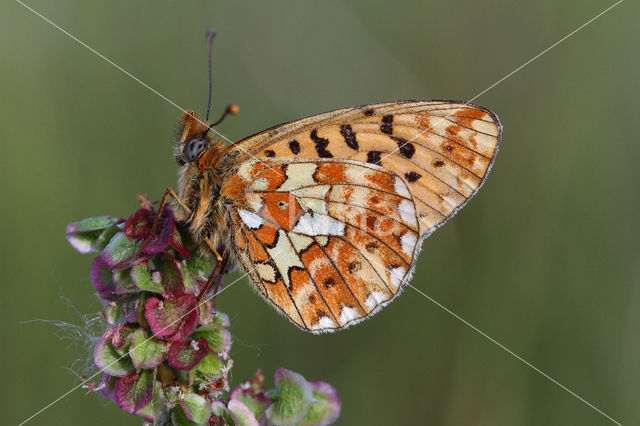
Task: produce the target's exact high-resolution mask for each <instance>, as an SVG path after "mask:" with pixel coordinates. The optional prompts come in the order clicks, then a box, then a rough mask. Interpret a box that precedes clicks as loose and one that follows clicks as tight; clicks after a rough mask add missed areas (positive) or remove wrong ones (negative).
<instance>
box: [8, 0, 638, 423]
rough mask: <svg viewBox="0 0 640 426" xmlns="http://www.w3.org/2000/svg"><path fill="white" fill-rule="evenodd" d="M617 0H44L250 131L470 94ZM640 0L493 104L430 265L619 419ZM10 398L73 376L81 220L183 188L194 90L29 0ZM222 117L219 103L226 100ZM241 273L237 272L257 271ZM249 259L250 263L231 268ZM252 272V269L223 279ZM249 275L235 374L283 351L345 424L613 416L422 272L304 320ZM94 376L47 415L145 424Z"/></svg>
mask: <svg viewBox="0 0 640 426" xmlns="http://www.w3.org/2000/svg"><path fill="white" fill-rule="evenodd" d="M612 3H613V2H611V1H604V0H586V1H585V0H581V1H577V0H574V1H564V2H556V1H552V0H544V1H535V2H514V1H506V0H489V1H484V2H477V1H473V0H452V1H448V2H442V1H437V2H436V1H422V0H398V1H394V2H389V1H382V0H357V1H356V0H348V1H333V0H331V1H317V0H316V1H313V0H297V1H284V0H271V1H253V2H249V1H242V0H235V1H231V0H225V1H213V0H209V1H189V2H177V1H169V0H154V1H150V0H138V1H134V2H132V1H123V0H112V1H109V2H95V1H92V2H87V1H80V0H59V1H56V2H50V1H45V0H29V1H28V2H27V4H29V5H30V6H31V7H33V8H35V9H36V10H37V11H39V12H40V13H42V14H43V15H44V16H46V17H48V18H49V19H51V20H52V21H53V22H55V23H56V24H58V25H60V26H61V27H63V28H65V29H66V30H68V31H69V32H70V33H72V34H74V35H75V36H77V37H78V38H79V39H81V40H82V41H83V42H85V43H87V44H88V45H89V46H91V47H93V48H95V49H96V50H97V51H99V52H101V53H102V54H104V55H105V56H107V57H108V58H110V59H111V60H113V61H114V62H115V63H116V64H118V65H119V66H121V67H123V68H124V69H126V70H127V71H129V72H131V73H132V74H133V75H135V76H137V77H138V78H140V79H141V80H142V81H144V82H145V83H147V84H149V85H150V86H151V87H153V88H155V89H156V90H158V91H159V92H160V93H162V94H163V95H165V96H166V97H168V98H169V99H171V100H173V101H174V102H175V103H176V104H178V105H180V106H183V107H185V108H194V109H196V110H198V111H200V112H201V113H202V112H204V109H205V107H206V93H207V65H206V64H207V62H206V49H205V44H204V33H205V30H207V29H208V28H210V27H215V28H217V30H218V37H217V39H216V41H215V44H214V52H215V53H214V75H215V77H214V78H215V88H214V105H215V108H217V111H218V113H219V112H221V111H222V109H223V108H224V106H225V105H226V104H227V103H237V104H239V105H240V107H241V115H239V116H237V117H232V118H230V119H228V120H227V121H226V122H225V123H224V124H223V125H222V126H221V127H220V128H219V130H220V131H221V132H222V133H224V134H225V135H227V136H228V137H229V138H231V139H233V140H236V139H240V138H242V137H244V136H246V135H249V134H252V133H254V132H256V131H259V130H261V129H263V128H266V127H269V126H271V125H274V124H277V123H279V122H283V121H288V120H292V119H295V118H299V117H302V116H306V115H310V114H315V113H320V112H324V111H327V110H330V109H334V108H338V107H342V106H349V105H354V104H361V103H370V102H376V101H382V100H395V99H409V98H425V99H428V98H448V99H460V100H466V99H469V98H471V97H472V96H474V95H475V94H477V93H478V92H480V91H482V90H483V89H485V88H487V87H488V86H490V85H491V84H492V83H494V82H496V81H497V80H499V79H500V78H501V77H503V76H505V75H506V74H508V73H509V72H511V71H512V70H514V69H515V68H516V67H518V66H520V65H521V64H523V63H524V62H526V61H527V60H529V59H531V58H532V57H533V56H534V55H536V54H537V53H539V52H540V51H542V50H543V49H545V48H546V47H548V46H550V45H551V44H553V43H554V42H556V41H557V40H559V39H560V38H561V37H563V36H565V35H566V34H568V33H569V32H570V31H572V30H573V29H575V28H577V27H578V26H580V25H582V24H583V23H584V22H586V21H587V20H588V19H590V18H592V17H593V16H595V15H597V14H598V13H599V12H601V11H602V10H604V9H605V8H606V7H608V6H609V5H611V4H612ZM639 12H640V8H639V7H638V4H637V2H633V1H626V2H623V3H622V4H620V5H619V6H618V7H616V8H615V9H613V10H612V11H611V12H609V13H608V14H606V15H604V16H602V17H601V18H600V19H598V20H596V21H595V22H594V23H593V24H591V25H590V26H588V27H587V28H585V29H584V30H582V31H580V32H578V33H577V34H576V35H575V36H573V37H571V38H569V39H568V40H567V41H566V42H564V43H562V44H561V45H559V46H557V47H556V48H555V49H553V50H551V51H550V52H549V53H547V54H546V55H544V56H542V57H541V58H539V59H538V60H536V61H535V62H533V63H531V64H530V65H528V66H527V67H525V68H524V69H522V70H521V71H519V72H518V73H516V74H515V75H513V76H512V77H510V78H509V79H507V80H506V81H504V82H503V83H501V84H499V85H498V86H497V87H495V88H493V89H492V90H491V91H489V92H488V93H486V94H484V95H483V96H481V97H480V98H478V99H477V100H476V102H477V103H480V104H482V105H485V106H487V107H489V108H491V109H492V110H494V111H495V112H496V113H497V114H498V115H499V116H500V118H501V120H502V123H503V125H504V135H503V141H502V147H501V151H500V153H499V155H498V159H497V161H496V164H495V167H494V169H493V171H492V173H491V176H490V177H489V179H488V182H487V184H486V185H485V186H484V188H483V189H482V190H481V191H480V193H479V195H478V196H477V198H476V199H474V200H473V201H472V202H471V203H470V204H469V205H468V206H467V207H466V208H465V209H464V210H463V211H462V212H461V213H460V214H459V215H458V216H457V217H456V218H455V219H453V220H452V221H451V222H450V223H449V224H447V226H445V227H444V228H443V229H441V230H439V231H438V232H436V233H435V234H434V235H433V236H432V237H431V238H429V239H428V240H427V241H426V242H425V244H424V249H423V251H422V255H421V260H420V263H419V265H418V269H417V272H416V274H415V278H414V279H413V285H415V286H416V287H418V288H419V289H421V290H422V291H424V292H425V293H427V294H428V295H430V296H431V297H432V298H433V299H435V300H436V301H438V302H439V303H441V304H442V305H444V306H446V307H447V308H448V309H451V310H452V311H454V312H455V313H457V314H458V315H460V316H461V317H462V318H464V319H465V320H467V321H469V322H470V323H472V324H474V325H475V326H477V327H478V328H479V329H481V330H483V331H484V332H486V333H487V334H488V335H489V336H491V337H493V338H495V339H497V340H498V341H500V342H501V343H502V344H504V345H505V346H506V347H508V348H509V349H510V350H512V351H514V352H515V353H517V354H519V355H521V356H522V357H524V358H525V359H526V360H528V361H530V362H531V363H532V364H533V365H535V366H536V367H538V368H540V369H541V370H543V371H544V372H546V373H547V374H549V375H550V376H551V377H553V378H555V379H556V380H558V381H559V382H560V383H562V384H563V385H565V386H567V387H568V388H570V389H571V390H573V391H574V392H576V393H577V394H579V395H580V396H582V397H583V398H585V399H586V400H587V401H589V402H591V403H593V404H594V405H595V406H597V407H599V408H600V409H601V410H603V411H604V412H606V413H607V414H609V415H610V416H612V417H613V418H615V419H617V420H618V421H619V422H621V423H623V424H638V423H640V404H638V402H637V398H638V395H639V394H640V364H639V363H638V358H639V357H640V335H638V331H639V330H640V310H639V309H638V308H639V307H640V263H639V262H638V260H639V256H638V254H639V249H640V244H639V241H640V240H639V231H640V226H639V223H640V222H639V221H638V211H639V210H638V209H639V207H640V195H639V194H640V191H638V182H639V181H640V168H639V167H638V160H639V159H640V144H639V141H638V136H637V135H638V132H637V123H638V118H637V115H638V110H639V108H640V103H639V101H638V94H639V92H640V87H639V81H640V80H639V79H638V76H639V75H640V60H639V59H638V54H637V52H638V48H637V44H638V40H639V37H640V27H639V26H638V25H637V22H638V18H640V13H639ZM0 63H1V64H2V66H0V99H1V102H0V117H2V118H0V120H2V125H0V140H1V141H2V155H1V156H0V162H1V167H0V170H1V175H0V177H1V178H2V182H3V191H2V199H3V202H2V210H1V213H0V214H1V215H2V220H1V221H0V226H1V227H2V229H1V230H0V231H1V232H2V240H3V244H2V255H1V256H0V262H1V263H0V266H1V270H2V278H1V279H2V296H1V297H0V315H1V321H2V332H1V333H2V335H1V337H2V342H3V343H2V353H1V355H0V357H1V362H2V363H1V364H0V365H1V366H2V367H1V371H2V379H1V380H0V383H1V384H0V394H2V397H1V398H0V410H1V411H0V412H1V413H2V418H3V419H4V420H3V421H2V423H4V424H16V423H18V422H19V421H21V420H24V419H25V418H27V417H28V416H30V415H31V414H33V413H34V412H35V411H37V410H38V409H40V408H42V407H43V406H44V405H46V404H47V403H49V402H51V401H52V400H54V399H56V398H57V397H58V396H60V395H61V394H63V393H64V392H66V391H67V390H69V389H70V388H71V387H72V386H74V385H76V384H77V383H78V381H77V380H76V378H75V377H74V376H73V374H71V373H70V372H69V371H67V370H66V369H65V367H68V366H71V365H72V364H73V363H74V361H75V360H77V359H78V358H79V357H80V356H82V353H81V351H78V350H75V349H74V348H73V347H70V346H69V343H68V342H65V341H60V340H59V339H58V338H57V337H56V336H55V333H56V328H55V327H53V326H52V325H49V324H45V323H37V322H36V323H22V322H23V321H28V320H32V319H36V318H39V319H49V320H63V321H68V322H71V323H77V324H78V323H80V320H79V318H78V316H77V315H76V313H75V312H74V311H73V309H72V308H70V307H69V305H68V304H67V302H65V299H68V301H70V303H71V304H72V305H73V306H75V307H76V308H77V309H78V310H79V311H80V312H81V313H91V312H95V311H97V310H98V308H99V305H98V303H97V301H96V299H95V296H94V295H93V294H92V288H91V285H90V283H89V277H88V268H89V264H90V261H91V258H90V257H89V256H82V255H80V254H78V253H76V252H74V251H73V250H72V249H71V247H69V246H68V244H67V242H66V240H65V238H64V231H65V226H66V224H67V223H68V222H71V221H75V220H78V219H81V218H84V217H88V216H95V215H103V214H110V215H113V216H121V215H127V214H128V213H130V212H132V211H133V210H134V209H135V208H136V201H135V195H136V194H138V193H143V194H147V195H148V196H150V197H151V198H153V199H158V198H159V197H160V196H161V194H162V191H163V190H164V188H165V187H167V186H175V171H176V165H175V162H174V160H173V159H172V156H171V137H172V135H173V132H174V129H175V127H176V122H177V119H178V117H179V115H180V111H179V110H178V109H176V108H175V107H174V106H172V105H170V104H169V103H167V102H166V101H165V100H163V99H162V98H161V97H159V96H158V95H156V94H154V93H152V92H150V91H149V90H147V89H145V88H144V87H142V86H141V85H140V84H138V83H137V82H136V81H134V80H132V79H131V78H129V77H127V76H126V75H124V74H123V73H121V72H120V71H118V70H117V69H116V68H114V67H113V66H112V65H110V64H108V63H106V62H105V61H103V60H102V59H100V58H99V57H97V56H96V55H95V54H93V53H91V52H90V51H89V50H87V49H86V48H84V47H82V46H80V45H79V44H78V43H76V42H75V41H73V40H72V39H70V38H69V37H68V36H66V35H64V34H63V33H61V32H60V31H58V30H57V29H55V28H54V27H52V26H51V25H49V24H47V23H46V22H45V21H43V20H42V19H41V18H39V17H38V16H36V15H34V14H33V13H32V12H30V11H29V10H27V9H26V8H24V7H23V6H21V5H20V4H19V3H16V2H14V1H11V0H9V1H5V2H2V4H1V5H0ZM214 115H216V116H217V113H214ZM236 276H237V275H236ZM232 278H233V277H232ZM227 282H231V279H227ZM253 293H254V292H253V291H252V290H251V288H250V287H249V284H248V283H247V281H246V280H243V282H242V283H238V284H237V285H235V286H234V287H232V288H229V290H228V291H226V292H225V293H224V295H222V296H221V297H220V299H219V304H220V305H219V306H220V309H221V310H222V311H224V312H227V313H228V314H230V316H231V319H232V332H233V333H234V336H235V342H234V346H233V352H232V356H233V358H234V360H235V367H234V370H233V379H234V383H237V382H238V381H240V380H241V379H242V378H244V377H247V376H249V375H251V374H252V373H253V372H254V370H255V369H256V368H258V367H260V368H262V369H263V371H264V372H265V375H266V376H267V378H268V380H269V381H270V380H271V378H272V376H273V372H274V370H275V369H276V368H277V367H280V366H286V367H288V368H291V369H293V370H295V371H298V372H300V373H302V374H303V375H304V376H306V377H307V378H309V379H310V380H324V381H327V382H330V383H332V384H333V385H335V386H336V388H337V389H338V392H339V395H340V397H341V398H342V401H343V414H342V417H341V418H340V420H339V422H338V424H341V425H411V424H421V425H422V424H424V425H488V426H489V425H491V426H497V425H601V424H602V425H606V424H612V423H611V422H610V421H609V420H607V419H606V418H605V417H603V416H601V415H600V414H598V413H597V412H596V411H594V410H593V409H591V408H589V407H588V406H587V405H585V404H584V403H583V402H581V401H579V400H578V399H577V398H575V397H574V396H572V395H570V394H569V393H567V392H566V391H564V390H562V389H561V388H560V387H558V386H556V385H555V384H553V383H552V382H550V381H549V380H547V379H546V378H544V377H543V376H542V375H540V374H539V373H537V372H536V371H534V370H533V369H531V368H530V367H528V366H526V365H525V364H523V363H521V362H520V361H518V360H517V359H515V358H514V357H513V356H511V355H510V354H509V353H507V352H506V351H505V350H503V349H501V348H499V347H498V346H496V345H495V344H494V343H492V342H491V341H490V340H488V339H487V338H485V337H483V336H481V335H480V334H479V333H477V332H476V331H474V330H472V329H471V328H470V327H468V326H466V325H465V324H463V323H462V322H460V321H459V320H458V319H456V318H455V317H454V316H452V315H451V314H449V313H447V312H446V311H445V310H443V309H441V308H440V307H438V306H437V305H435V304H434V303H432V302H430V301H429V300H427V299H425V298H424V297H422V296H421V295H419V294H418V293H417V292H415V291H414V290H412V289H407V290H406V291H405V293H404V294H403V295H402V296H401V297H399V298H398V300H397V301H396V302H394V303H393V304H391V305H390V306H389V307H388V308H386V309H385V310H383V311H382V312H381V313H380V314H378V315H376V316H375V317H374V318H373V319H371V320H369V321H366V322H365V323H363V324H361V325H359V326H357V327H354V328H351V329H348V330H346V331H343V332H340V333H337V334H333V335H323V336H313V335H308V334H305V333H303V332H301V331H299V330H298V329H296V328H295V327H294V326H292V325H291V324H290V323H289V322H288V321H287V320H285V319H283V318H282V317H280V316H279V315H278V314H277V313H276V312H275V311H274V310H273V309H271V308H270V307H269V306H267V305H266V304H265V303H264V302H263V301H262V300H261V299H260V298H259V297H257V296H256V295H255V294H253ZM139 423H140V421H139V419H138V418H136V417H133V416H130V415H128V414H125V413H123V412H121V411H120V410H119V409H118V408H116V407H115V406H113V405H111V404H110V403H106V402H105V401H103V400H102V399H101V398H99V397H98V396H96V395H92V394H87V391H86V390H83V389H79V390H76V391H75V392H73V393H72V394H71V395H69V396H68V397H66V398H64V399H63V400H61V401H60V402H58V403H56V404H55V405H53V406H52V407H51V408H49V409H48V410H46V411H45V412H43V413H42V414H40V415H39V416H38V417H36V418H35V419H33V420H32V421H31V422H30V424H33V425H50V424H56V425H85V424H92V425H111V424H127V425H129V424H130V425H136V424H139Z"/></svg>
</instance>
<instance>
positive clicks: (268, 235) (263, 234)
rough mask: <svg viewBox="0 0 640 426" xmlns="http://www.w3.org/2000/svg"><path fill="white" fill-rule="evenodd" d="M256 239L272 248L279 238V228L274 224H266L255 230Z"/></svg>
mask: <svg viewBox="0 0 640 426" xmlns="http://www.w3.org/2000/svg"><path fill="white" fill-rule="evenodd" d="M253 233H254V235H255V236H256V238H257V239H258V240H259V241H260V242H261V243H262V244H264V245H265V246H272V245H273V244H274V243H275V242H276V239H277V238H278V227H277V226H275V225H274V224H273V223H270V222H265V223H264V224H263V225H262V226H261V227H260V228H258V229H256V230H253Z"/></svg>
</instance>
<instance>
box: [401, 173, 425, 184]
mask: <svg viewBox="0 0 640 426" xmlns="http://www.w3.org/2000/svg"><path fill="white" fill-rule="evenodd" d="M404 177H406V178H407V180H408V181H409V182H410V183H413V182H415V181H417V180H418V179H420V178H421V177H422V175H421V174H420V173H416V172H414V171H411V172H407V173H405V174H404Z"/></svg>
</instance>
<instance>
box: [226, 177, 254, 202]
mask: <svg viewBox="0 0 640 426" xmlns="http://www.w3.org/2000/svg"><path fill="white" fill-rule="evenodd" d="M246 188H247V183H246V182H245V181H243V180H242V179H241V178H240V176H238V174H232V175H231V176H229V178H227V179H226V180H225V182H224V185H223V186H222V188H220V194H221V195H222V196H224V197H226V198H229V199H230V200H239V199H241V198H242V197H243V195H244V193H245V190H246Z"/></svg>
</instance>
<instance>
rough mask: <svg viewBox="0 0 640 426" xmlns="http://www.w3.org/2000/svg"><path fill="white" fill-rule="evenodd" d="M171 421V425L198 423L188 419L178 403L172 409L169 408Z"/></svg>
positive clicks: (183, 425)
mask: <svg viewBox="0 0 640 426" xmlns="http://www.w3.org/2000/svg"><path fill="white" fill-rule="evenodd" d="M171 423H172V424H173V426H193V425H196V426H197V425H198V423H195V422H192V421H191V420H189V418H188V417H187V415H186V414H185V413H184V411H183V410H182V407H181V406H180V405H176V406H175V407H173V410H171Z"/></svg>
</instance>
